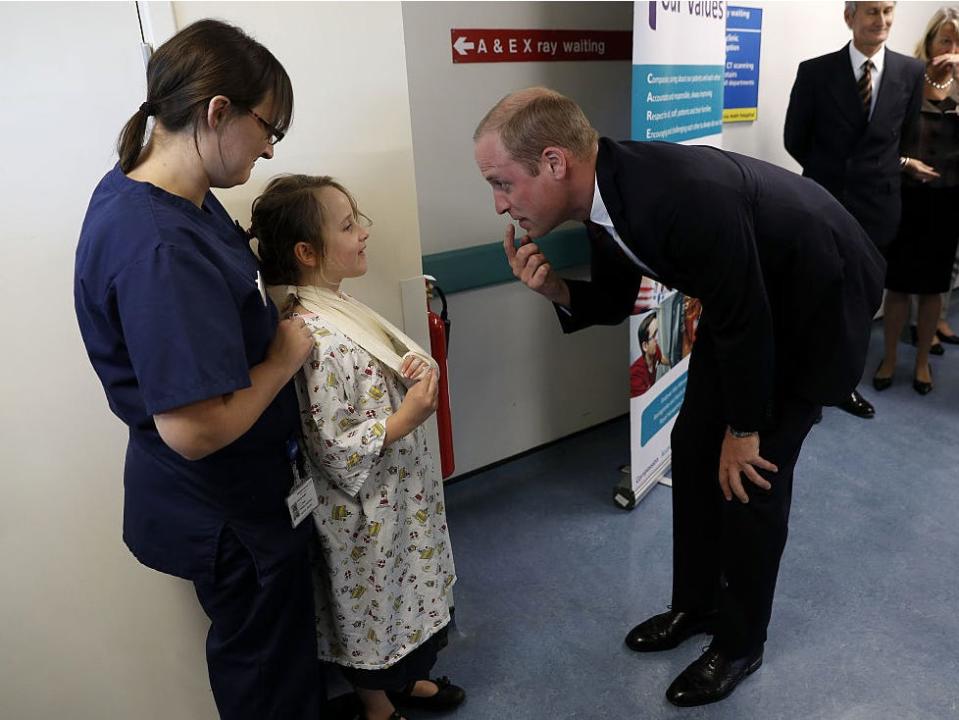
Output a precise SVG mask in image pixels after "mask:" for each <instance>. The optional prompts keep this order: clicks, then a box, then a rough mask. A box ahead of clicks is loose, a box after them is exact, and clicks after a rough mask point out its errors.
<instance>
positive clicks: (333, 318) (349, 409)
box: [251, 175, 465, 720]
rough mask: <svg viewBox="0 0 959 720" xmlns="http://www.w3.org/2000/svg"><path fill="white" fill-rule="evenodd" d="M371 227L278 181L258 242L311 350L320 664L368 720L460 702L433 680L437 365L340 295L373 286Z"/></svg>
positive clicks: (441, 570)
mask: <svg viewBox="0 0 959 720" xmlns="http://www.w3.org/2000/svg"><path fill="white" fill-rule="evenodd" d="M368 225H369V221H368V220H367V218H366V217H365V216H364V215H363V214H362V213H360V212H359V210H358V209H357V206H356V202H355V201H354V200H353V198H352V196H351V195H350V194H349V192H348V191H347V190H346V189H345V188H344V187H342V186H341V185H339V184H338V183H336V182H335V181H333V180H332V179H331V178H328V177H310V176H303V175H293V176H285V177H280V178H277V179H275V180H273V181H272V182H271V183H270V184H269V186H268V187H267V189H266V192H265V193H264V194H263V195H261V196H260V197H259V198H257V200H256V202H255V203H254V210H253V228H252V230H251V234H252V235H254V236H255V238H256V240H254V241H253V243H254V245H256V247H257V251H258V254H259V256H260V258H261V261H262V264H263V272H264V276H265V278H266V281H267V283H268V284H270V285H272V286H274V287H273V290H272V292H271V294H272V295H273V297H274V299H275V300H276V301H277V304H278V305H279V306H280V309H281V311H285V312H293V313H296V314H298V315H301V316H302V317H303V318H304V319H305V321H306V323H307V326H308V327H309V328H310V329H311V331H312V333H313V337H314V340H315V347H314V349H313V352H312V354H311V356H310V358H309V359H308V360H307V362H306V363H305V364H304V366H303V369H302V372H301V373H300V374H299V375H298V376H297V378H296V386H297V391H298V395H299V401H300V409H301V419H302V430H303V446H304V450H305V459H306V460H307V461H308V462H307V464H308V466H310V471H311V475H312V477H313V480H314V483H315V486H316V491H317V496H318V499H319V505H318V507H317V509H316V511H315V512H314V521H315V523H316V528H317V530H318V533H319V538H320V545H321V547H322V554H323V559H324V560H325V563H317V565H316V576H317V577H316V582H315V586H316V590H317V639H318V644H319V654H320V658H321V659H323V660H328V661H331V662H333V663H336V664H337V665H338V666H340V668H341V669H342V670H343V671H344V674H345V675H346V677H347V678H348V679H349V680H350V682H351V683H352V684H353V685H354V686H355V687H356V688H357V692H358V694H359V696H360V698H361V700H362V701H363V704H364V708H365V712H366V717H367V718H370V719H371V720H373V719H374V718H375V719H378V718H399V717H401V716H400V715H399V714H398V712H397V711H396V710H395V707H394V704H395V705H405V706H414V707H416V706H418V707H426V708H430V709H449V708H451V707H454V706H456V705H458V704H459V703H460V702H462V700H463V698H464V697H465V695H464V692H463V690H462V689H461V688H458V687H456V686H455V685H452V684H451V683H450V682H449V681H448V679H446V678H439V679H434V680H430V679H429V670H430V668H431V667H432V666H433V664H434V662H435V660H436V653H437V649H438V648H439V646H440V645H441V644H443V643H445V634H446V627H447V625H448V623H449V621H450V600H451V598H450V590H451V588H452V587H453V583H454V582H455V580H456V574H455V570H454V568H453V558H452V554H451V550H450V539H449V534H448V531H447V526H446V511H445V504H444V499H443V486H442V481H441V479H440V477H439V475H438V473H437V472H436V470H435V468H434V463H433V458H432V457H431V455H430V453H429V451H428V450H427V446H426V438H425V433H424V430H423V422H424V421H425V420H426V419H427V418H428V417H429V416H430V415H431V414H432V413H433V412H434V410H435V409H436V403H437V382H438V370H437V367H436V363H435V362H434V361H433V360H432V358H431V357H430V356H429V355H428V354H427V353H425V352H424V351H423V350H422V349H421V348H419V347H418V346H417V345H416V343H414V342H413V341H412V340H411V339H409V338H408V337H406V335H404V334H403V333H402V332H401V331H400V330H399V329H397V328H396V327H394V326H393V325H392V324H390V323H389V322H388V321H386V320H385V319H384V318H382V317H381V316H380V315H378V314H377V313H376V312H374V311H373V310H371V309H370V308H368V307H366V306H365V305H363V304H362V303H360V302H359V301H357V300H355V299H354V298H352V297H350V296H349V295H347V294H346V293H344V292H343V291H341V290H340V282H341V281H342V280H343V279H345V278H351V277H359V276H361V275H363V274H365V273H366V247H367V240H368V238H369V232H368V230H367V227H368Z"/></svg>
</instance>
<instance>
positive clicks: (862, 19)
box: [845, 2, 896, 48]
mask: <svg viewBox="0 0 959 720" xmlns="http://www.w3.org/2000/svg"><path fill="white" fill-rule="evenodd" d="M895 13H896V3H894V2H861V3H857V4H856V12H855V14H853V15H850V14H849V13H846V14H845V18H846V25H848V26H849V29H850V30H852V39H853V43H854V44H855V45H856V47H857V48H864V47H878V46H879V45H881V44H882V43H884V42H886V40H887V39H888V38H889V28H891V27H892V21H893V17H894V16H895Z"/></svg>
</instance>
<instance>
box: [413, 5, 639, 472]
mask: <svg viewBox="0 0 959 720" xmlns="http://www.w3.org/2000/svg"><path fill="white" fill-rule="evenodd" d="M403 20H404V29H405V36H406V56H407V67H408V69H409V87H410V100H411V106H412V114H413V140H414V149H415V159H416V184H417V194H418V202H419V210H420V224H421V227H422V233H423V250H424V252H425V253H433V252H439V251H442V250H451V249H455V248H463V247H469V246H472V245H481V244H486V243H491V242H500V241H502V238H503V232H504V230H505V228H506V220H505V219H504V218H501V217H499V216H497V215H496V213H495V211H494V210H493V201H492V196H491V194H490V190H489V186H488V185H487V184H486V182H485V181H484V180H483V179H482V177H481V176H480V174H479V171H478V170H477V169H476V166H475V164H474V161H473V143H472V135H473V130H474V129H475V127H476V125H477V123H478V122H479V121H480V120H481V119H482V117H483V115H485V114H486V111H487V110H489V109H490V108H491V107H492V106H493V104H495V102H496V101H497V100H499V99H500V98H501V97H502V96H504V95H506V94H507V93H508V92H510V91H512V90H516V89H518V88H522V87H528V86H530V85H547V86H549V87H552V88H554V89H556V90H559V91H560V92H563V93H565V94H567V95H569V96H570V97H573V98H575V99H576V100H577V101H578V102H579V103H580V104H581V105H582V106H583V108H584V110H585V111H586V113H587V115H589V117H590V119H591V120H592V121H593V123H594V125H595V126H596V128H597V129H598V130H599V131H600V132H601V133H603V134H606V135H610V136H613V137H625V136H626V135H628V133H629V98H630V74H631V64H630V62H629V61H621V62H580V63H576V62H551V63H545V62H538V63H496V64H461V65H454V64H453V63H452V61H451V51H450V29H451V28H457V27H458V28H497V27H498V28H543V29H562V30H575V29H580V28H582V29H593V30H628V31H631V30H632V3H624V2H614V3H584V2H570V3H566V2H542V3H500V2H491V3H485V2H484V3H475V2H467V3H446V2H439V3H432V2H429V3H424V2H404V3H403ZM505 262H506V261H505V259H504V261H503V263H504V265H505ZM438 279H439V281H440V285H442V282H443V278H438ZM449 301H450V316H451V318H452V321H453V330H452V335H451V348H450V359H449V373H450V394H451V396H452V408H453V435H454V440H455V442H454V444H455V449H456V470H457V474H462V473H464V472H468V471H469V470H473V469H475V468H477V467H481V466H484V465H487V464H489V463H492V462H495V461H497V460H501V459H503V458H506V457H510V456H512V455H515V454H517V453H520V452H523V451H525V450H528V449H529V448H531V447H535V446H537V445H540V444H543V443H545V442H549V441H551V440H555V439H557V438H560V437H563V436H565V435H568V434H570V433H572V432H575V431H577V430H581V429H583V428H586V427H590V426H592V425H595V424H597V423H599V422H602V421H604V420H608V419H609V418H612V417H616V416H618V415H622V414H623V413H625V412H627V410H628V399H629V388H628V385H627V376H628V364H627V333H626V330H625V327H619V328H591V329H589V330H586V331H583V332H580V333H576V334H575V335H571V336H563V334H562V333H561V332H560V329H559V324H558V322H557V320H556V317H555V314H554V313H553V309H552V306H551V305H550V304H549V303H547V302H546V301H545V300H543V299H542V298H541V297H539V296H537V295H534V294H533V293H531V292H529V291H527V290H525V289H524V288H522V287H521V286H519V285H518V284H517V283H510V284H505V285H497V286H494V287H489V288H481V289H476V290H471V291H468V292H464V293H457V294H455V295H452V296H450V298H449ZM627 453H628V449H627V448H625V447H624V448H623V458H624V461H625V458H626V456H627Z"/></svg>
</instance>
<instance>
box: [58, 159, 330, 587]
mask: <svg viewBox="0 0 959 720" xmlns="http://www.w3.org/2000/svg"><path fill="white" fill-rule="evenodd" d="M256 274H257V262H256V258H255V257H254V256H253V253H252V252H251V251H250V249H249V246H248V244H247V238H246V235H245V233H244V232H243V231H242V230H241V229H240V228H239V227H238V226H237V225H236V224H235V223H234V222H233V221H232V220H231V218H230V216H229V215H228V214H227V212H226V210H225V209H224V208H223V206H222V205H220V203H219V202H218V201H217V200H216V198H215V197H214V196H213V194H212V193H209V192H208V193H207V194H206V197H205V198H204V201H203V208H202V209H201V208H198V207H196V206H195V205H194V204H193V203H191V202H190V201H188V200H186V199H184V198H181V197H178V196H176V195H172V194H170V193H168V192H166V191H164V190H161V189H160V188H157V187H156V186H154V185H151V184H149V183H141V182H136V181H133V180H130V179H129V178H127V177H126V176H125V175H124V174H123V172H122V171H121V170H120V168H119V166H117V167H114V169H113V170H111V171H110V172H108V173H107V174H106V175H105V176H104V178H103V179H102V180H101V181H100V184H99V185H98V186H97V188H96V190H95V191H94V193H93V197H92V199H91V200H90V206H89V208H88V209H87V215H86V218H85V219H84V222H83V229H82V230H81V233H80V241H79V245H78V247H77V255H76V271H75V278H74V300H75V304H76V312H77V320H78V322H79V325H80V332H81V335H82V336H83V341H84V343H85V345H86V348H87V353H88V354H89V356H90V361H91V362H92V363H93V367H94V369H95V370H96V373H97V375H98V376H99V377H100V381H101V382H102V383H103V388H104V390H105V391H106V395H107V400H108V401H109V403H110V409H111V410H113V412H114V413H115V414H116V415H117V416H118V417H119V418H120V419H121V420H123V422H124V423H126V424H127V426H128V427H129V429H130V435H129V442H128V445H127V453H126V465H125V468H124V486H125V494H124V512H123V538H124V541H125V542H126V544H127V546H128V547H129V548H130V550H131V551H132V552H133V554H134V555H135V556H136V557H137V559H138V560H139V561H140V562H142V563H143V564H144V565H147V566H149V567H151V568H154V569H156V570H160V571H161V572H165V573H170V574H171V575H177V576H180V577H183V578H187V579H193V580H205V581H209V580H212V578H213V568H214V561H215V558H216V548H217V541H218V539H219V536H220V533H221V531H222V530H223V528H224V527H225V526H229V527H230V528H232V529H233V530H234V532H236V534H237V536H238V537H239V539H240V541H241V542H242V543H243V545H244V546H245V547H246V548H247V549H248V550H249V551H250V553H251V554H252V556H253V558H254V561H255V563H256V567H257V572H258V574H259V577H260V579H261V580H262V579H263V578H265V577H266V576H268V575H270V574H271V572H272V571H273V570H274V569H276V568H277V567H278V565H279V564H280V563H282V562H283V561H284V559H286V558H288V557H290V556H291V555H292V554H295V553H298V552H300V551H302V549H303V548H304V547H305V544H306V542H307V540H308V537H309V532H310V529H309V528H310V527H311V523H302V524H301V525H300V527H299V528H298V529H297V530H294V529H293V528H292V527H291V525H290V518H289V513H288V511H287V508H286V502H285V498H286V495H287V494H288V493H289V491H290V489H291V487H292V484H293V477H292V472H291V469H290V465H289V461H288V459H287V450H286V444H287V441H288V440H289V439H290V438H292V437H295V433H296V430H297V428H298V425H299V417H298V409H297V401H296V395H295V392H294V389H293V385H292V383H290V384H288V385H287V386H286V387H285V388H284V389H283V390H282V391H281V392H280V393H279V395H277V397H276V399H274V401H273V402H272V403H271V404H270V406H269V407H268V408H267V409H266V411H265V412H264V413H263V415H262V416H261V417H260V418H259V420H257V421H256V423H255V424H254V425H253V427H252V428H251V429H250V430H249V431H248V432H247V433H246V434H244V435H243V436H242V437H240V438H239V439H237V440H236V441H235V442H233V443H232V444H230V445H228V446H227V447H225V448H223V449H221V450H219V451H217V452H215V453H213V454H211V455H208V456H207V457H205V458H203V459H202V460H198V461H189V460H185V459H184V458H182V457H181V456H180V455H178V454H177V453H175V452H174V451H173V450H171V449H170V448H169V447H167V445H166V444H165V443H164V442H163V440H161V439H160V435H159V433H158V432H157V429H156V426H155V424H154V422H153V417H152V416H153V415H155V414H158V413H162V412H165V411H168V410H172V409H174V408H178V407H181V406H184V405H189V404H191V403H195V402H198V401H200V400H206V399H208V398H212V397H218V396H220V395H224V394H227V393H230V392H233V391H235V390H240V389H243V388H246V387H249V386H250V385H251V382H250V368H251V367H253V366H254V365H257V364H259V363H260V362H262V361H263V359H264V358H265V357H266V352H267V348H268V347H269V344H270V341H271V340H272V338H273V335H274V333H275V331H276V326H277V312H276V308H275V307H274V306H273V304H272V303H270V302H267V303H266V304H264V302H263V297H262V296H261V295H260V291H259V289H258V288H257V283H256Z"/></svg>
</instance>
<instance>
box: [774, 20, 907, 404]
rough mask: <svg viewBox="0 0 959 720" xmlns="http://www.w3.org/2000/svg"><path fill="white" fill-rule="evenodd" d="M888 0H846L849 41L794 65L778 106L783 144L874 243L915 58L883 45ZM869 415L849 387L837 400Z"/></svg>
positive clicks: (884, 223)
mask: <svg viewBox="0 0 959 720" xmlns="http://www.w3.org/2000/svg"><path fill="white" fill-rule="evenodd" d="M895 9H896V3H894V2H847V3H846V8H845V19H846V24H847V25H848V26H849V28H850V30H852V42H850V43H849V44H848V45H846V46H845V47H843V48H842V49H841V50H838V51H837V52H834V53H830V54H829V55H823V56H822V57H818V58H814V59H812V60H806V61H805V62H803V63H801V64H800V65H799V71H798V73H797V74H796V82H795V84H794V85H793V89H792V94H791V95H790V97H789V109H788V110H787V111H786V126H785V132H784V135H785V144H786V150H787V151H789V154H790V155H792V156H793V157H794V158H795V159H796V162H798V163H799V164H800V165H802V169H803V175H805V176H806V177H809V178H812V179H813V180H815V181H816V182H818V183H819V184H820V185H822V186H823V187H824V188H826V190H828V191H829V192H830V193H832V194H833V196H834V197H835V198H836V199H837V200H839V202H841V203H842V204H843V205H844V206H845V207H846V209H847V210H848V211H849V212H850V213H852V214H853V216H854V217H855V218H856V219H857V220H858V221H859V222H860V224H861V225H862V226H863V228H864V229H865V230H866V232H867V233H868V234H869V237H870V238H872V241H873V242H874V243H875V244H876V246H877V247H879V248H880V249H881V248H883V247H885V246H886V245H888V244H889V243H890V242H892V240H893V238H895V237H896V232H897V230H898V228H899V217H900V214H901V208H902V203H901V200H900V196H899V184H900V172H901V168H900V160H901V158H900V155H901V153H900V150H899V146H900V143H901V142H902V140H903V137H904V136H905V134H906V133H907V131H908V128H909V125H910V124H911V123H913V122H915V121H916V120H917V119H918V115H919V106H920V104H921V102H922V73H923V66H922V63H921V62H919V61H918V60H916V59H914V58H910V57H907V56H905V55H900V54H899V53H896V52H893V51H892V50H889V49H887V48H886V44H885V43H886V39H887V38H888V37H889V28H890V27H892V21H893V18H894V15H895ZM839 407H841V408H842V409H843V410H845V411H846V412H849V413H852V414H853V415H856V416H858V417H862V418H869V417H872V416H873V415H874V414H875V409H874V408H873V406H872V404H870V403H869V401H868V400H866V399H865V398H864V397H863V396H862V395H860V394H859V392H858V391H856V390H853V391H852V393H850V395H849V397H848V398H847V399H846V401H845V402H843V403H841V404H840V405H839Z"/></svg>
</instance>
